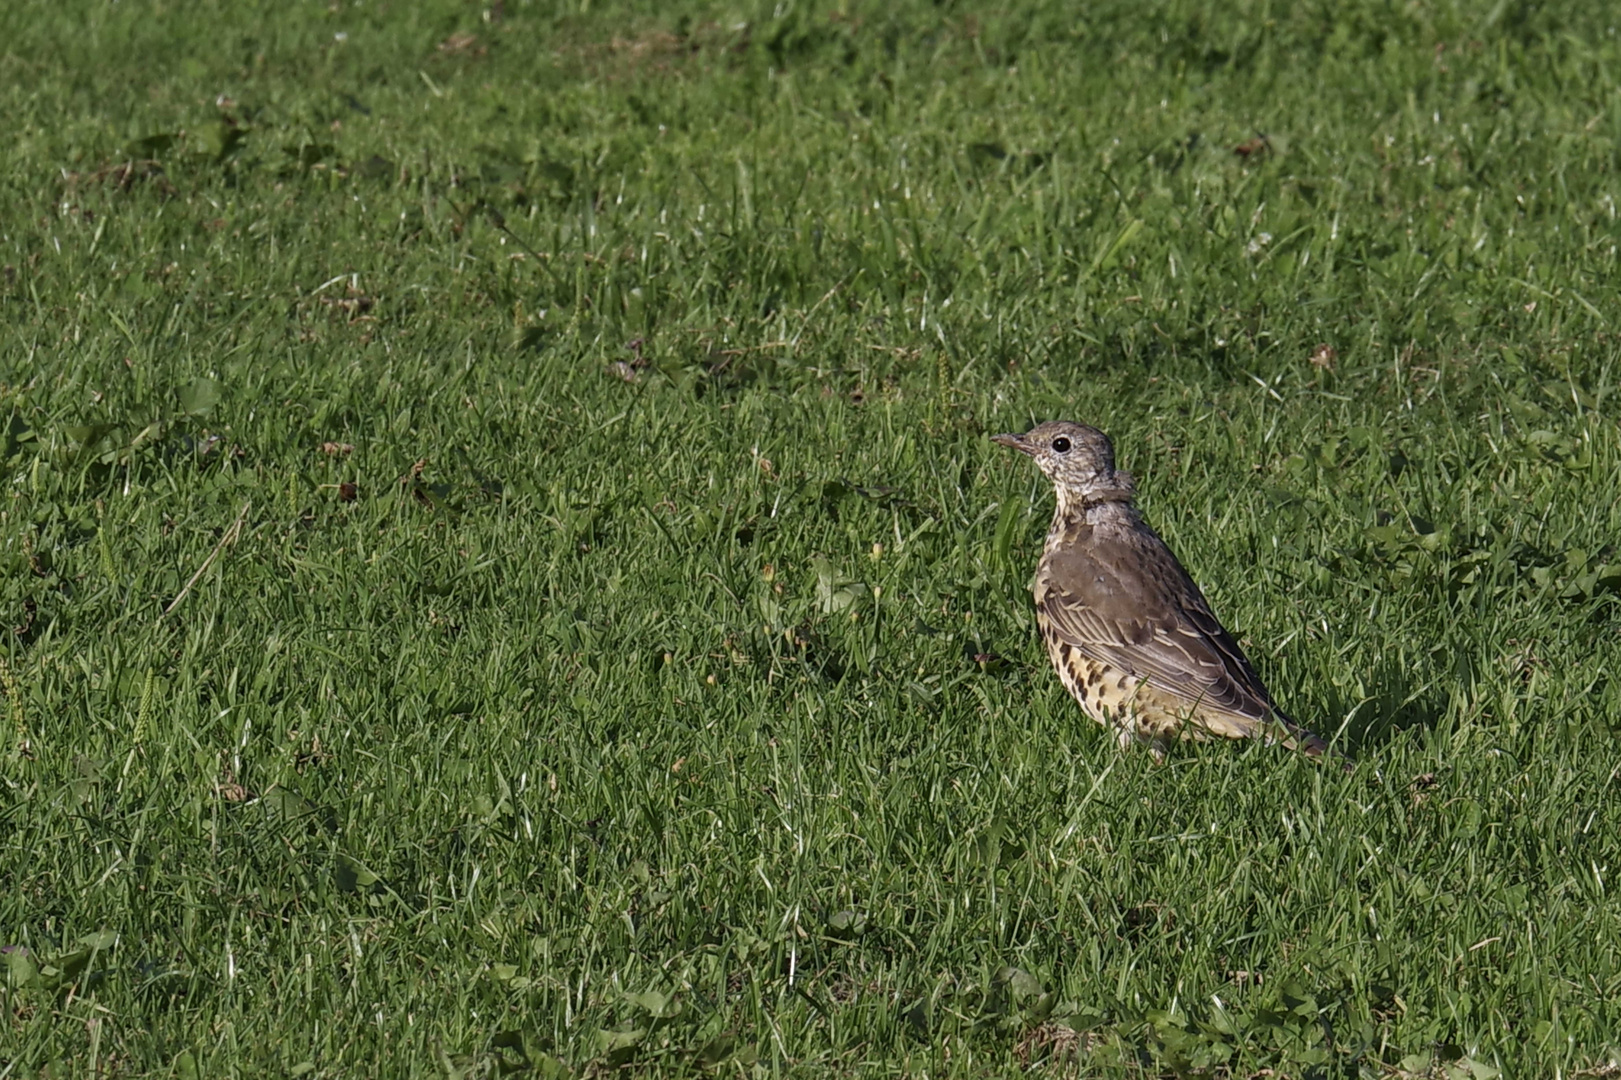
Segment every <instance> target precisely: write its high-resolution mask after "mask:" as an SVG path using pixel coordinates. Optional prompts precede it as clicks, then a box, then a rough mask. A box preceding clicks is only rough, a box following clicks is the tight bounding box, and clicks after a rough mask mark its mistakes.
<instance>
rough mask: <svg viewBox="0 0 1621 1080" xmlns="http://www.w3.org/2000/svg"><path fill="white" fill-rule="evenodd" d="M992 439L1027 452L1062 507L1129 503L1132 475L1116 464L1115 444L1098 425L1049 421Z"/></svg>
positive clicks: (1132, 493)
mask: <svg viewBox="0 0 1621 1080" xmlns="http://www.w3.org/2000/svg"><path fill="white" fill-rule="evenodd" d="M991 441H993V442H996V443H999V444H1001V445H1002V446H1008V447H1012V448H1013V449H1014V450H1017V451H1019V453H1021V454H1028V455H1030V457H1031V458H1033V459H1034V460H1035V463H1036V464H1037V465H1039V466H1040V467H1041V471H1042V472H1044V473H1046V474H1047V478H1048V479H1049V480H1051V481H1052V482H1053V487H1054V488H1055V489H1056V490H1057V492H1058V502H1059V506H1060V508H1061V509H1062V508H1064V507H1081V506H1085V505H1087V504H1090V503H1100V502H1130V501H1131V499H1132V497H1133V496H1134V495H1135V494H1136V487H1135V485H1134V484H1133V483H1132V479H1131V474H1129V473H1125V472H1121V471H1119V470H1117V469H1116V468H1115V467H1114V446H1113V444H1111V443H1110V442H1109V437H1108V436H1107V435H1105V434H1103V432H1101V431H1099V430H1098V429H1097V428H1095V427H1088V426H1087V425H1086V424H1073V423H1070V422H1069V421H1068V420H1048V421H1047V422H1046V423H1044V424H1037V425H1036V426H1035V427H1033V428H1031V429H1030V430H1029V431H1027V432H1025V433H1024V434H1023V435H992V436H991Z"/></svg>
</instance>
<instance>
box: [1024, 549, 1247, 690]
mask: <svg viewBox="0 0 1621 1080" xmlns="http://www.w3.org/2000/svg"><path fill="white" fill-rule="evenodd" d="M1139 529H1140V530H1141V531H1140V532H1133V533H1131V534H1128V535H1121V534H1118V533H1113V534H1112V535H1107V536H1095V537H1094V536H1091V535H1089V533H1090V530H1088V529H1086V527H1084V526H1083V527H1082V530H1083V531H1082V532H1081V533H1080V534H1079V535H1076V536H1074V537H1072V540H1073V541H1074V542H1071V543H1067V544H1064V545H1062V546H1060V547H1058V548H1057V549H1056V550H1054V551H1052V552H1050V553H1049V554H1048V555H1047V556H1046V557H1045V558H1043V559H1042V562H1041V568H1040V570H1039V571H1038V573H1037V576H1036V589H1035V592H1036V607H1037V608H1038V610H1039V611H1040V612H1041V614H1042V615H1043V616H1045V621H1046V623H1047V624H1048V627H1049V632H1050V633H1053V634H1056V635H1057V637H1058V638H1059V640H1061V641H1065V642H1068V643H1069V644H1070V645H1071V646H1072V647H1074V648H1076V649H1078V650H1080V651H1081V653H1083V654H1084V655H1086V656H1089V657H1091V658H1093V659H1095V660H1098V661H1101V662H1103V663H1106V664H1108V665H1110V666H1112V667H1115V668H1117V669H1119V670H1122V671H1127V672H1130V673H1131V674H1133V675H1136V676H1137V677H1138V678H1142V679H1146V680H1147V681H1148V683H1149V685H1150V686H1152V687H1154V688H1155V689H1157V690H1159V691H1161V692H1164V693H1168V694H1172V695H1174V696H1175V697H1177V698H1180V699H1182V700H1184V701H1186V702H1188V704H1189V705H1195V706H1200V707H1201V708H1203V709H1207V710H1219V711H1221V712H1224V713H1229V714H1232V715H1233V716H1235V717H1241V718H1244V719H1248V720H1254V721H1257V722H1260V721H1264V720H1267V719H1270V718H1272V717H1274V716H1276V715H1277V714H1276V710H1275V708H1274V706H1273V704H1272V698H1271V696H1270V695H1268V694H1267V692H1266V687H1264V686H1263V685H1262V684H1261V679H1260V676H1258V675H1257V674H1256V673H1255V669H1254V668H1253V667H1251V666H1250V662H1249V660H1248V658H1246V657H1245V656H1244V651H1243V650H1242V649H1240V648H1239V647H1238V643H1237V642H1235V641H1234V640H1233V638H1232V635H1230V634H1229V633H1227V631H1226V629H1225V628H1223V627H1222V625H1221V622H1220V621H1219V620H1218V619H1217V618H1216V616H1215V615H1214V614H1213V613H1212V612H1211V610H1210V605H1209V604H1208V603H1207V602H1206V601H1205V598H1204V594H1202V593H1201V592H1200V591H1199V587H1198V586H1197V585H1195V584H1194V583H1193V580H1192V579H1191V578H1190V577H1188V574H1187V571H1186V570H1184V569H1183V568H1182V564H1181V563H1179V562H1177V561H1176V556H1174V555H1172V554H1171V552H1170V549H1169V548H1167V547H1166V546H1165V544H1164V542H1163V541H1161V540H1160V538H1159V537H1158V536H1156V535H1154V534H1153V533H1152V532H1151V531H1150V530H1148V528H1147V527H1146V526H1139Z"/></svg>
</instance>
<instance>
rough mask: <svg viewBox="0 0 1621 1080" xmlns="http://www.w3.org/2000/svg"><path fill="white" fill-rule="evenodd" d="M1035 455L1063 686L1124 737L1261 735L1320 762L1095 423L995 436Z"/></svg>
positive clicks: (1040, 593) (1161, 742) (1054, 648)
mask: <svg viewBox="0 0 1621 1080" xmlns="http://www.w3.org/2000/svg"><path fill="white" fill-rule="evenodd" d="M992 438H993V439H994V440H995V441H996V442H998V443H1000V444H1001V445H1003V446H1009V447H1012V448H1013V449H1015V450H1018V451H1020V452H1021V453H1024V454H1028V455H1029V456H1030V457H1031V458H1033V459H1034V460H1035V462H1036V464H1037V465H1039V466H1040V467H1041V471H1042V472H1044V473H1046V474H1047V476H1048V477H1049V478H1050V479H1051V480H1052V482H1053V488H1054V491H1055V492H1056V494H1057V497H1058V505H1057V508H1056V510H1055V511H1054V513H1053V523H1052V528H1051V530H1050V531H1049V532H1048V533H1047V544H1046V548H1045V550H1044V551H1043V552H1042V556H1041V564H1040V566H1039V567H1038V568H1037V570H1036V583H1035V599H1036V623H1037V625H1039V626H1040V628H1041V636H1042V638H1043V639H1044V640H1045V641H1046V643H1047V654H1048V656H1050V657H1051V658H1052V662H1053V667H1054V668H1056V669H1057V671H1058V676H1059V678H1060V679H1062V680H1063V683H1064V686H1065V688H1066V689H1068V690H1069V692H1070V694H1071V695H1073V696H1074V698H1075V700H1076V701H1078V702H1079V703H1080V705H1081V708H1082V709H1083V710H1084V711H1085V712H1086V714H1087V715H1088V716H1090V717H1092V718H1093V719H1094V720H1096V721H1098V722H1099V723H1101V724H1103V725H1105V726H1106V727H1110V728H1113V729H1115V731H1116V732H1117V733H1118V735H1119V738H1120V741H1121V744H1122V745H1125V744H1127V743H1130V742H1146V743H1148V744H1149V745H1150V747H1151V748H1152V749H1153V751H1154V755H1155V757H1156V758H1158V757H1162V756H1163V755H1164V752H1165V749H1166V747H1167V746H1168V745H1169V744H1170V743H1171V742H1172V741H1174V740H1176V739H1179V738H1180V739H1208V738H1210V737H1211V736H1224V737H1226V738H1234V739H1236V738H1245V737H1262V738H1266V739H1268V740H1272V741H1278V742H1282V743H1283V744H1284V745H1286V746H1290V747H1293V748H1296V749H1299V750H1301V751H1303V752H1304V753H1306V754H1309V755H1311V756H1313V757H1317V756H1320V755H1321V754H1323V753H1324V752H1325V751H1327V750H1328V745H1327V744H1326V743H1324V742H1323V740H1322V739H1320V738H1318V737H1317V736H1316V735H1313V734H1312V733H1311V732H1309V731H1307V730H1306V729H1305V728H1303V727H1301V726H1300V725H1299V724H1297V723H1295V722H1294V721H1293V720H1291V719H1290V718H1289V717H1288V716H1286V715H1284V714H1283V712H1282V711H1280V710H1279V709H1278V707H1277V705H1275V704H1274V703H1273V701H1272V696H1271V695H1270V694H1268V693H1267V691H1266V687H1265V686H1263V685H1262V684H1261V678H1260V676H1259V675H1257V674H1256V673H1255V668H1254V667H1252V666H1251V665H1250V662H1249V658H1248V657H1246V656H1245V655H1244V650H1242V649H1240V648H1239V647H1238V643H1237V642H1236V641H1234V640H1233V637H1232V635H1231V634H1229V633H1228V632H1227V630H1226V628H1224V627H1223V626H1222V625H1221V622H1220V620H1218V619H1217V618H1216V616H1215V615H1214V614H1213V613H1212V612H1211V610H1210V604H1209V603H1208V602H1207V601H1206V600H1205V598H1204V594H1203V593H1201V592H1200V591H1199V587H1198V586H1197V585H1195V584H1194V583H1193V579H1192V578H1190V577H1189V576H1188V572H1187V571H1186V570H1184V569H1183V568H1182V564H1181V563H1179V562H1177V560H1176V556H1175V555H1172V554H1171V550H1170V548H1168V547H1166V546H1165V541H1163V540H1161V539H1160V538H1159V535H1158V534H1157V533H1155V532H1154V530H1153V529H1151V528H1149V526H1148V524H1147V523H1146V522H1144V521H1143V519H1142V515H1141V514H1139V513H1138V511H1137V508H1136V507H1135V506H1134V505H1132V501H1133V499H1135V498H1136V494H1137V492H1136V487H1135V485H1134V483H1133V481H1132V478H1131V476H1130V474H1129V473H1125V472H1121V471H1119V470H1117V469H1116V468H1115V467H1114V447H1113V446H1112V445H1110V443H1109V438H1108V436H1107V435H1105V434H1103V432H1101V431H1099V430H1098V429H1097V428H1093V427H1087V426H1086V425H1085V424H1072V423H1068V422H1065V421H1057V420H1054V421H1048V422H1047V423H1045V424H1041V425H1039V426H1037V427H1036V428H1033V429H1032V430H1030V431H1028V432H1026V433H1024V434H1023V435H995V436H992Z"/></svg>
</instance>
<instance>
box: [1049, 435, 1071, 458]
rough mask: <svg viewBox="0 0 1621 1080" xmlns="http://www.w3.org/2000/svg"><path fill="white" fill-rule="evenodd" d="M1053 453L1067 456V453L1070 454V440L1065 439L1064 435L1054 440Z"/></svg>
mask: <svg viewBox="0 0 1621 1080" xmlns="http://www.w3.org/2000/svg"><path fill="white" fill-rule="evenodd" d="M1053 453H1055V454H1067V453H1069V440H1068V439H1066V438H1064V437H1063V436H1062V435H1060V436H1058V438H1056V439H1054V440H1053Z"/></svg>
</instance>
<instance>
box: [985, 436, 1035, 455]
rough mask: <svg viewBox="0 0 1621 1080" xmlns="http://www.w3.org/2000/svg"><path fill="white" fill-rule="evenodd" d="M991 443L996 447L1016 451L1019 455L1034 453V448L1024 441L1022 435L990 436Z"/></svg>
mask: <svg viewBox="0 0 1621 1080" xmlns="http://www.w3.org/2000/svg"><path fill="white" fill-rule="evenodd" d="M991 442H993V443H996V444H997V445H998V446H1006V447H1009V448H1011V449H1014V450H1017V451H1018V452H1019V453H1021V454H1034V453H1035V452H1036V448H1035V447H1034V446H1032V445H1030V444H1029V443H1027V442H1025V441H1024V436H1023V435H1012V434H1003V435H992V436H991Z"/></svg>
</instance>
